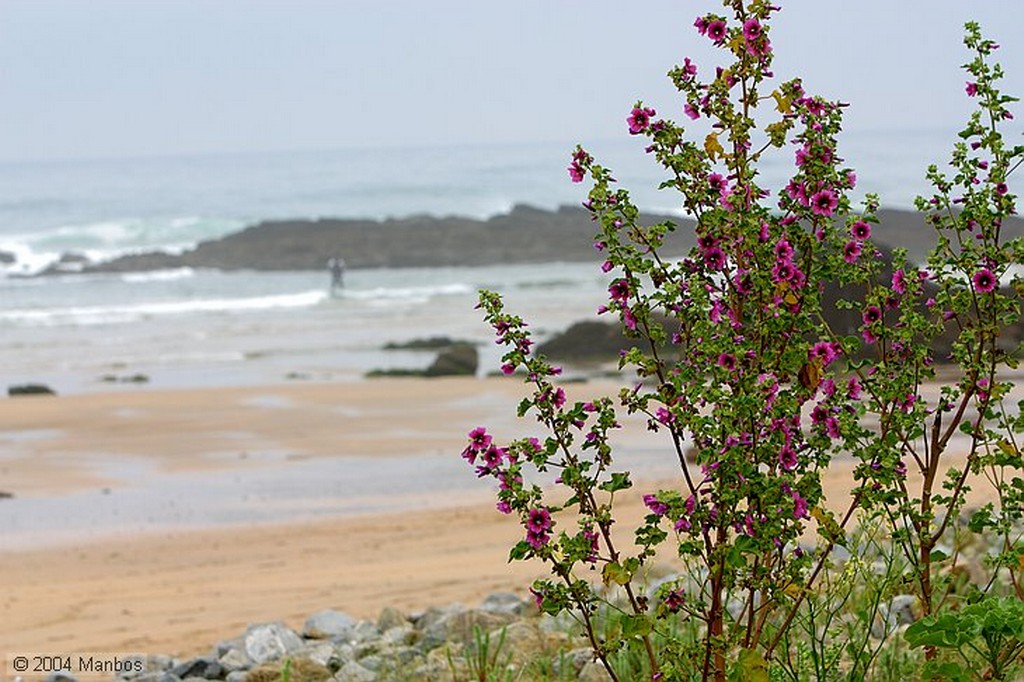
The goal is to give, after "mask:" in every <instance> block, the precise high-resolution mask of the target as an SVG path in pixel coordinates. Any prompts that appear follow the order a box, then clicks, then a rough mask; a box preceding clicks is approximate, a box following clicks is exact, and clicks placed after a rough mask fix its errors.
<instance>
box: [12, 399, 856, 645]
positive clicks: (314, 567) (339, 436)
mask: <svg viewBox="0 0 1024 682" xmlns="http://www.w3.org/2000/svg"><path fill="white" fill-rule="evenodd" d="M522 390H523V389H522V386H521V385H520V384H519V383H518V382H517V381H510V380H500V379H495V380H479V379H452V380H436V381H423V380H383V381H370V382H362V383H322V384H317V383H292V384H283V385H277V386H266V387H234V388H211V389H197V390H168V391H160V390H152V389H141V390H138V391H129V392H126V391H119V392H111V393H105V394H104V393H100V394H93V395H73V396H67V397H39V398H22V399H11V400H7V401H5V402H4V405H3V409H2V415H3V417H2V422H0V424H2V425H0V442H2V443H3V444H4V450H3V451H4V454H3V457H2V460H0V481H3V487H4V489H5V490H7V491H9V492H12V493H14V495H15V497H14V498H13V499H7V500H0V514H4V515H6V516H4V517H3V522H4V523H5V525H6V526H7V527H8V529H9V530H11V531H12V532H9V533H5V536H4V545H3V546H2V547H0V581H2V584H3V585H5V586H6V587H7V589H6V590H5V591H4V594H3V596H2V597H0V642H2V643H3V645H4V646H3V651H2V652H0V653H8V652H80V651H100V652H138V651H142V652H159V653H170V654H175V655H190V654H198V653H202V652H205V651H207V650H208V649H209V647H210V646H211V645H212V644H214V643H216V642H217V641H220V640H224V639H228V638H231V637H234V636H236V635H238V634H239V633H240V632H242V631H243V630H244V629H245V627H246V626H247V625H248V624H250V623H255V622H265V621H278V620H280V621H284V622H285V623H286V624H288V625H290V626H292V627H297V628H298V627H301V625H302V622H303V620H304V619H305V617H306V616H307V615H309V614H310V613H312V612H314V611H317V610H321V609H325V608H334V609H338V610H342V611H346V612H348V613H350V614H352V615H354V616H358V617H364V618H373V617H376V615H377V614H378V613H379V611H380V609H381V608H382V607H384V606H388V605H390V606H396V607H398V608H400V609H404V610H407V611H414V610H418V609H424V608H427V607H429V606H432V605H443V604H447V603H451V602H455V601H459V602H463V603H466V604H473V603H476V602H477V601H478V600H479V599H481V598H482V597H484V596H485V595H486V594H488V593H490V592H494V591H499V590H512V591H517V592H519V593H521V594H523V593H525V588H526V586H527V585H528V582H529V580H530V579H532V578H533V577H536V576H538V575H540V574H542V572H543V569H542V567H541V566H539V565H534V564H524V563H518V564H513V565H509V564H507V563H506V558H507V553H508V548H509V547H510V545H511V544H512V543H513V542H514V541H515V540H516V539H518V536H519V529H518V527H517V525H516V524H515V523H514V522H512V521H511V520H510V519H508V518H507V517H504V516H502V515H501V514H498V513H497V512H495V510H494V507H493V503H492V502H491V486H490V485H489V483H484V482H481V481H478V480H476V479H475V477H474V475H473V473H472V471H471V470H470V469H469V468H468V467H467V466H466V465H465V463H463V462H462V461H461V459H460V458H459V457H458V453H459V451H460V450H461V449H462V447H463V445H464V441H463V434H464V433H466V431H468V430H469V429H470V428H472V427H474V426H476V425H478V424H486V425H487V426H488V427H489V428H490V429H491V430H492V431H493V432H494V433H495V434H496V437H497V438H498V439H501V438H506V437H512V436H519V435H523V434H524V433H526V432H528V431H529V429H530V428H531V426H530V425H529V423H525V422H524V423H517V422H516V419H515V416H514V412H515V405H516V404H517V403H518V401H519V399H520V398H521V397H522V393H521V391H522ZM616 390H617V387H616V386H615V385H614V384H612V383H602V382H594V383H587V384H578V385H573V386H571V394H572V395H571V397H579V398H583V397H588V396H589V397H592V396H595V395H600V394H609V393H614V392H615V391H616ZM637 427H639V428H637ZM620 442H621V450H622V459H621V461H622V462H623V463H624V466H628V467H629V468H631V469H632V470H633V472H634V479H635V480H637V481H638V485H637V486H636V487H635V488H634V489H633V490H632V491H629V494H628V495H627V496H625V497H624V498H623V500H622V506H621V507H620V508H621V509H622V513H623V520H624V521H625V523H624V524H623V527H625V526H627V525H628V523H629V522H630V520H631V519H637V518H639V517H640V516H641V515H642V514H643V513H644V509H643V507H642V505H641V504H640V495H641V494H642V493H645V492H651V491H653V490H655V489H657V487H658V482H659V481H661V482H666V481H670V480H671V476H672V472H673V464H672V459H671V457H666V456H665V454H664V453H663V451H661V450H660V449H659V447H658V443H659V441H658V440H657V439H656V437H652V436H651V434H648V433H647V432H646V431H645V429H643V425H642V424H641V423H637V422H634V423H627V428H626V429H624V433H623V437H622V438H621V439H620ZM850 468H851V464H850V463H849V462H845V463H844V462H841V461H840V462H836V463H835V465H834V466H833V467H832V469H831V470H830V472H829V475H828V477H827V480H826V489H827V490H828V491H829V494H830V496H831V497H832V498H833V499H835V500H837V501H841V500H843V499H848V497H847V495H846V492H847V491H848V490H849V486H850ZM375 471H376V472H377V475H376V477H375V474H373V472H375ZM368 472H369V473H368ZM268 481H269V483H268ZM328 481H332V482H331V483H330V485H328V483H327V482H328ZM274 483H276V484H279V487H274V485H272V484H274ZM252 486H255V488H252ZM259 486H263V487H259ZM268 486H269V487H268ZM318 486H319V487H318ZM325 486H326V487H325ZM332 486H333V487H332ZM237 488H242V489H243V494H241V495H240V496H236V497H233V496H232V495H233V494H234V491H235V490H236V489H237ZM308 491H313V492H308ZM211 495H212V496H213V497H214V498H216V499H206V498H208V497H210V496H211ZM147 501H148V502H147ZM119 504H120V505H121V506H119ZM147 504H148V506H147ZM103 510H106V511H103Z"/></svg>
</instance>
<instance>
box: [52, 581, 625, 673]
mask: <svg viewBox="0 0 1024 682" xmlns="http://www.w3.org/2000/svg"><path fill="white" fill-rule="evenodd" d="M569 630H570V626H569V622H568V621H567V620H566V619H563V618H551V617H549V616H545V615H541V614H540V613H539V612H538V610H537V608H536V607H535V606H534V605H533V604H532V602H529V603H528V602H525V601H523V600H522V599H520V598H519V597H518V596H517V595H515V594H511V593H495V594H492V595H490V596H488V597H487V598H486V599H484V601H483V602H482V603H481V604H480V605H478V606H476V607H466V606H463V605H461V604H452V605H449V606H446V607H433V608H430V609H427V610H426V611H423V612H420V613H413V614H406V613H403V612H401V611H399V610H397V609H395V608H392V607H387V608H384V609H383V610H382V611H381V613H380V615H379V617H378V618H377V619H376V621H370V620H358V619H356V618H353V617H352V616H349V615H348V614H345V613H342V612H340V611H334V610H326V611H320V612H317V613H314V614H312V615H311V616H309V617H308V618H307V619H306V622H305V625H304V627H303V628H302V631H301V632H296V631H294V630H292V629H290V628H288V627H286V626H285V625H283V624H282V623H261V624H256V625H251V626H249V627H248V628H247V629H246V631H245V632H244V633H242V634H241V635H240V636H238V637H237V638H235V639H231V640H227V641H224V642H220V643H219V644H217V645H215V646H214V647H213V648H212V649H211V651H210V652H209V653H208V654H206V655H204V656H197V657H195V658H191V659H186V660H180V659H175V658H172V657H170V656H161V655H157V656H149V657H147V660H146V665H145V670H144V671H142V672H139V673H132V674H131V675H127V676H126V675H122V676H121V677H120V678H119V679H120V680H130V681H131V682H204V681H208V680H218V681H219V680H223V681H225V682H279V681H280V680H282V679H284V678H287V679H288V680H290V681H291V682H326V681H327V680H332V679H333V680H338V681H340V682H384V681H387V680H395V681H399V680H400V681H405V680H425V681H437V682H455V681H456V680H467V679H475V676H472V677H471V670H472V666H473V661H474V660H478V659H477V657H478V656H479V655H480V654H483V653H488V652H489V653H490V655H491V656H492V657H495V654H497V656H496V657H495V658H496V660H497V661H498V662H499V665H500V666H502V667H511V668H514V669H518V668H519V667H521V666H522V665H524V664H525V663H526V662H529V661H535V660H537V659H538V658H542V657H544V656H545V655H549V656H550V669H551V670H552V672H557V671H558V669H559V668H560V667H561V668H562V672H561V675H563V676H559V677H556V678H555V679H580V680H590V681H594V682H596V681H598V680H605V679H607V678H606V677H605V673H604V670H603V669H602V668H601V667H600V665H599V664H596V663H594V662H593V660H592V658H593V657H592V655H591V653H590V649H589V648H587V647H586V646H585V644H584V642H583V640H581V639H574V638H573V637H571V636H570V635H569V634H567V632H568V631H569ZM570 667H571V670H570V669H569V668H570ZM50 682H77V681H76V680H75V678H74V676H72V675H68V674H67V673H57V674H54V675H51V680H50Z"/></svg>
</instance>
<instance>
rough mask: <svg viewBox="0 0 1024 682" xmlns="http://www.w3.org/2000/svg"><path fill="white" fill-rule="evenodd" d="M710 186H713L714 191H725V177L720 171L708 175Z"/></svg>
mask: <svg viewBox="0 0 1024 682" xmlns="http://www.w3.org/2000/svg"><path fill="white" fill-rule="evenodd" d="M708 186H709V187H710V188H711V190H712V191H713V192H718V193H719V194H721V193H722V192H723V191H725V188H726V182H725V178H723V177H722V176H721V175H719V174H718V173H712V174H711V175H709V176H708Z"/></svg>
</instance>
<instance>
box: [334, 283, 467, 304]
mask: <svg viewBox="0 0 1024 682" xmlns="http://www.w3.org/2000/svg"><path fill="white" fill-rule="evenodd" d="M474 291H476V288H475V287H473V286H471V285H469V284H463V283H454V284H441V285H438V286H427V287H376V288H373V289H361V290H360V289H347V290H345V291H344V292H343V294H342V296H343V297H344V298H346V299H351V300H356V301H367V302H374V301H381V302H394V301H409V302H415V303H422V302H426V301H429V300H430V299H431V298H434V297H435V296H459V295H462V294H471V293H473V292H474Z"/></svg>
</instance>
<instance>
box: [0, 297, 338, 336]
mask: <svg viewBox="0 0 1024 682" xmlns="http://www.w3.org/2000/svg"><path fill="white" fill-rule="evenodd" d="M326 298H327V293H326V292H325V291H323V290H319V289H317V290H313V291H305V292H301V293H297V294H279V295H275V296H253V297H248V298H208V299H198V300H177V301H158V302H149V303H139V304H130V305H109V306H102V305H92V306H70V307H62V308H50V309H42V310H41V309H35V308H17V309H12V310H3V311H0V322H8V323H13V324H18V325H30V326H40V327H53V326H62V325H73V326H75V325H97V324H117V323H126V322H135V321H138V320H142V319H146V318H149V317H157V316H164V315H185V314H195V313H219V312H223V313H235V312H254V311H260V310H270V309H282V308H308V307H311V306H314V305H317V304H318V303H320V302H321V301H323V300H324V299H326Z"/></svg>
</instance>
